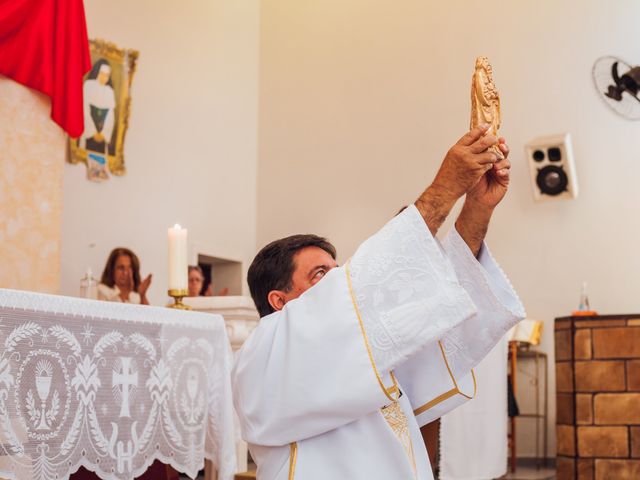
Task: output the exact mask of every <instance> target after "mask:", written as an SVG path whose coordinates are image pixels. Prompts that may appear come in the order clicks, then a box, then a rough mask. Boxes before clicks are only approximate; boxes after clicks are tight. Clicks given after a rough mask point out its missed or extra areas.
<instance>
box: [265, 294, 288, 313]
mask: <svg viewBox="0 0 640 480" xmlns="http://www.w3.org/2000/svg"><path fill="white" fill-rule="evenodd" d="M267 300H269V305H271V308H273V309H274V310H275V311H276V312H278V311H280V310H282V309H283V308H284V305H285V303H287V298H286V296H285V293H284V292H283V291H281V290H271V291H270V292H269V294H268V295H267Z"/></svg>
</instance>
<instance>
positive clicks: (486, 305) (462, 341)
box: [441, 228, 525, 377]
mask: <svg viewBox="0 0 640 480" xmlns="http://www.w3.org/2000/svg"><path fill="white" fill-rule="evenodd" d="M442 244H443V247H444V250H445V251H446V254H447V256H448V257H449V259H450V260H451V263H452V264H453V266H454V268H455V272H456V275H457V277H458V279H459V281H460V284H461V285H462V286H463V287H464V289H465V290H466V291H467V293H468V294H469V296H470V297H471V299H472V300H473V303H474V304H475V306H476V308H477V310H478V314H477V315H476V316H475V317H474V318H472V319H470V320H468V321H466V322H464V323H463V324H461V325H459V326H458V327H456V328H454V329H452V330H451V331H449V332H448V333H447V334H446V335H445V336H444V337H443V338H442V340H441V342H442V347H443V349H444V354H445V356H446V358H447V361H448V363H449V367H450V368H451V371H452V373H453V375H454V376H455V377H457V376H461V375H465V374H468V373H469V370H471V369H472V368H473V367H474V366H476V365H477V364H478V363H479V362H480V360H482V359H483V358H484V357H485V356H486V355H487V353H489V351H490V350H491V349H492V348H493V347H494V346H495V344H496V343H497V342H498V340H500V338H502V337H503V336H504V334H505V333H506V332H507V331H508V330H509V329H510V328H511V327H512V326H513V325H515V324H516V323H517V322H519V321H520V320H522V319H523V318H524V316H525V311H524V307H523V306H522V303H521V302H520V299H519V298H518V295H517V294H516V292H515V290H514V289H513V287H512V286H511V284H510V282H509V280H508V279H507V277H506V275H505V274H504V272H503V271H502V269H501V268H500V267H499V266H498V264H497V263H496V261H495V260H494V258H493V256H492V255H491V253H490V252H489V249H488V248H487V246H486V245H482V247H481V250H480V254H479V255H478V258H477V259H476V258H475V257H474V256H473V254H472V253H471V250H469V247H468V246H467V244H466V243H465V242H464V240H463V239H462V237H460V235H459V234H458V232H457V231H456V230H455V228H452V229H451V231H450V232H449V233H448V235H447V236H446V237H445V239H444V241H443V242H442Z"/></svg>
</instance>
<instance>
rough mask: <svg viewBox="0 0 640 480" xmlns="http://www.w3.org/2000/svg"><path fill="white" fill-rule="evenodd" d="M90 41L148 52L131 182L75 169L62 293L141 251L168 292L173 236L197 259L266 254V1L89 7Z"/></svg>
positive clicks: (136, 95)
mask: <svg viewBox="0 0 640 480" xmlns="http://www.w3.org/2000/svg"><path fill="white" fill-rule="evenodd" d="M85 8H86V13H87V25H88V30H89V36H90V38H97V37H99V38H104V39H107V40H109V41H112V42H115V43H116V44H118V45H119V46H121V47H126V48H132V49H136V50H138V51H139V52H140V57H139V60H138V68H137V72H136V74H135V77H134V79H133V86H132V90H131V95H132V105H131V117H130V125H129V131H128V133H127V138H126V145H125V162H126V167H127V174H126V175H125V176H123V177H113V178H111V179H110V180H109V181H108V182H106V183H103V184H95V183H90V182H88V181H87V180H86V171H85V167H84V166H83V165H66V166H65V171H64V182H65V189H64V214H63V229H62V266H63V268H62V292H63V293H64V294H69V295H76V294H77V292H78V288H79V281H80V278H81V276H82V275H83V273H84V270H85V269H86V268H87V267H91V268H92V269H93V271H94V272H95V273H96V274H97V275H99V274H100V273H101V272H102V269H103V267H104V263H105V261H106V258H107V255H108V253H109V251H110V250H111V249H112V248H114V247H116V246H127V247H130V248H132V249H133V250H134V251H135V252H136V253H137V254H138V255H139V257H140V260H141V263H142V270H143V274H146V273H149V272H152V273H153V274H154V278H153V282H152V285H151V290H150V300H151V302H152V303H155V304H162V303H164V301H165V298H166V290H167V269H168V266H167V262H168V260H167V239H166V237H167V228H168V227H170V226H172V225H173V224H174V223H176V222H177V223H180V224H182V225H183V226H186V227H187V228H188V229H189V240H190V244H191V247H190V249H191V252H190V253H191V255H195V253H205V254H208V255H210V256H215V257H223V258H231V259H234V260H239V261H244V262H245V263H246V260H247V259H250V258H252V255H253V253H254V250H255V224H256V216H255V215H256V213H255V212H256V161H257V154H256V142H257V140H256V135H257V105H258V101H257V86H258V80H257V79H258V76H257V74H258V32H259V30H258V24H259V3H258V0H194V1H190V2H169V1H164V0H163V1H157V0H154V1H151V0H136V1H135V2H130V1H126V0H111V1H105V0H87V1H86V2H85Z"/></svg>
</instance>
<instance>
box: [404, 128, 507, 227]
mask: <svg viewBox="0 0 640 480" xmlns="http://www.w3.org/2000/svg"><path fill="white" fill-rule="evenodd" d="M489 127H490V125H488V124H485V125H480V126H479V127H476V128H474V129H473V130H471V131H469V132H468V133H467V134H466V135H464V136H463V137H462V138H461V139H460V140H458V142H457V143H456V144H455V145H454V146H453V147H451V148H450V149H449V151H448V152H447V155H446V156H445V157H444V160H443V161H442V165H441V166H440V169H439V170H438V173H437V174H436V178H435V179H434V180H433V183H432V184H431V185H430V186H429V187H428V188H427V189H426V190H425V191H424V193H423V194H422V195H421V196H420V197H419V198H418V200H416V202H415V205H416V208H417V209H418V211H419V212H420V214H421V215H422V218H424V221H425V223H426V224H427V226H428V227H429V230H430V231H431V234H432V235H435V234H436V232H437V231H438V229H439V228H440V226H441V225H442V223H443V222H444V221H445V219H446V218H447V215H449V212H450V211H451V209H452V208H453V206H454V205H455V203H456V201H457V200H458V199H459V198H460V197H461V196H463V195H464V194H465V193H467V192H468V191H469V190H471V189H472V188H473V187H474V186H475V185H476V184H477V183H478V182H479V180H480V179H481V177H482V176H483V175H484V174H485V173H486V172H487V171H489V170H491V169H492V168H493V164H494V163H496V162H497V161H498V157H497V155H496V154H495V153H493V152H491V151H489V150H488V149H489V148H490V147H491V146H493V145H496V144H497V143H498V139H497V138H496V137H495V136H494V135H491V134H487V131H488V129H489Z"/></svg>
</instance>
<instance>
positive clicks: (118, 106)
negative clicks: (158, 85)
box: [68, 39, 138, 182]
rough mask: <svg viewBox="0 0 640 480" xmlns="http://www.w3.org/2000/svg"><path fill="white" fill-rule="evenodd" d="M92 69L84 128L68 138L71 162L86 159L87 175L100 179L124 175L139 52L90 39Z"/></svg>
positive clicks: (86, 91) (87, 81)
mask: <svg viewBox="0 0 640 480" xmlns="http://www.w3.org/2000/svg"><path fill="white" fill-rule="evenodd" d="M89 46H90V51H91V70H90V71H89V73H87V75H85V78H84V84H83V90H82V92H83V97H84V99H83V102H84V131H83V132H82V135H81V136H80V137H78V138H69V156H68V160H69V162H70V163H80V162H82V163H85V164H86V165H87V178H88V179H89V180H92V181H96V182H101V181H104V180H107V179H108V178H109V175H110V174H113V175H124V174H125V172H126V169H125V165H124V139H125V134H126V132H127V127H128V124H129V110H130V107H131V96H130V94H129V92H130V90H131V82H132V80H133V75H134V73H135V69H136V61H137V59H138V52H137V51H135V50H129V49H123V48H119V47H117V46H116V45H114V44H113V43H111V42H107V41H105V40H101V39H96V40H90V42H89Z"/></svg>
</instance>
